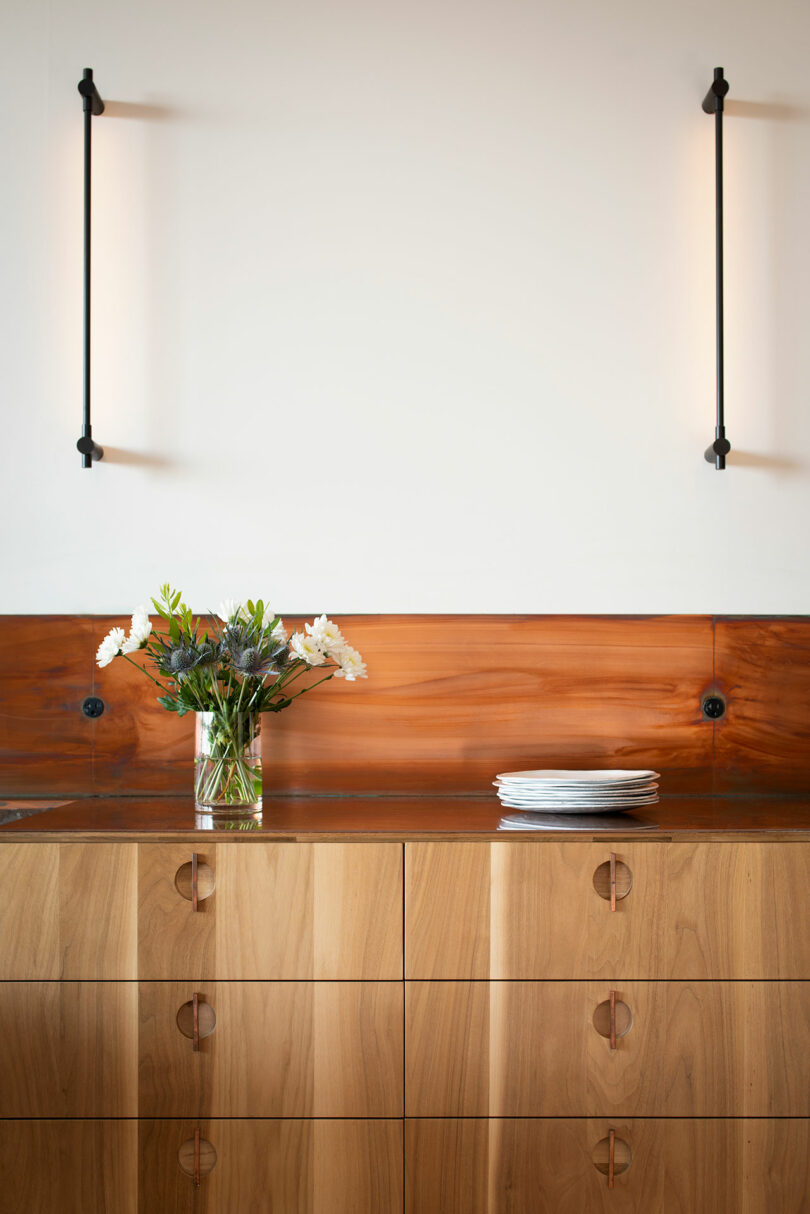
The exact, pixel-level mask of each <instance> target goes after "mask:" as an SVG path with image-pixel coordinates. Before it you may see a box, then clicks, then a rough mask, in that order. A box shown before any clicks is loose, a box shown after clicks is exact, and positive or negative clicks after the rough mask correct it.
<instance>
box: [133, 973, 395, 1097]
mask: <svg viewBox="0 0 810 1214" xmlns="http://www.w3.org/2000/svg"><path fill="white" fill-rule="evenodd" d="M194 995H197V997H198V1007H197V1019H198V1034H199V1035H198V1048H197V1049H196V1050H195V1049H194V1038H193V1014H194V1013H193V997H194ZM182 1009H185V1017H184V1015H183V1010H182ZM181 1025H182V1028H181V1027H180V1026H181ZM402 1057H403V1031H402V985H401V983H398V982H220V983H216V982H211V983H201V984H199V985H198V986H197V987H195V988H192V987H191V986H190V985H189V984H188V983H178V982H146V983H141V985H140V1073H139V1109H140V1112H141V1115H142V1116H145V1117H170V1116H172V1117H177V1116H180V1117H182V1116H201V1115H209V1116H217V1117H401V1116H402V1103H403V1093H402Z"/></svg>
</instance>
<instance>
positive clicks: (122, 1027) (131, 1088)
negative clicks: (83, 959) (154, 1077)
mask: <svg viewBox="0 0 810 1214" xmlns="http://www.w3.org/2000/svg"><path fill="white" fill-rule="evenodd" d="M0 1075H2V1083H0V1117H135V1116H137V1114H138V989H137V984H136V983H134V982H3V983H0Z"/></svg>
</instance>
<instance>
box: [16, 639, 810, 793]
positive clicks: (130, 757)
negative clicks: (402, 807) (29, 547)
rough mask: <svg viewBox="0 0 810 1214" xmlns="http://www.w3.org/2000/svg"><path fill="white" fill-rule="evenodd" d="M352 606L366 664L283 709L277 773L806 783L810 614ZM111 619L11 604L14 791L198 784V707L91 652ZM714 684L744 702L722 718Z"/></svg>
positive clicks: (373, 785) (340, 778)
mask: <svg viewBox="0 0 810 1214" xmlns="http://www.w3.org/2000/svg"><path fill="white" fill-rule="evenodd" d="M288 622H290V621H288ZM292 622H294V621H292ZM340 623H341V624H342V626H343V628H344V630H345V633H346V635H347V636H348V637H349V638H350V640H351V642H352V643H353V644H354V645H356V646H357V648H358V649H359V650H360V651H361V653H362V654H363V655H364V657H365V658H366V661H367V663H368V669H369V678H368V680H367V681H362V682H359V683H356V684H353V685H351V684H350V685H348V686H347V685H346V683H345V682H344V681H342V680H333V681H332V682H330V683H327V684H326V685H325V686H324V687H322V688H319V689H318V690H316V691H315V692H313V693H312V695H311V696H308V697H304V698H303V699H301V700H299V701H298V702H297V703H296V704H295V705H294V706H293V707H292V708H290V709H289V711H286V712H284V713H280V714H278V715H270V716H268V717H267V719H266V724H265V730H264V761H265V785H266V787H267V788H269V789H272V790H274V791H278V792H283V791H291V792H292V791H301V790H304V791H314V792H324V791H351V790H354V789H356V790H364V791H380V792H385V791H389V792H390V791H394V792H396V791H403V792H405V791H415V790H420V791H422V790H424V791H431V790H435V791H437V792H451V791H464V792H470V791H480V792H485V791H488V790H489V788H490V780H491V779H492V776H493V775H494V773H495V772H497V771H503V770H509V769H512V768H520V767H533V766H560V767H589V766H590V767H593V766H601V765H603V764H604V765H605V766H621V767H655V768H657V769H658V770H659V771H662V772H663V773H664V774H665V780H664V783H663V789H664V790H669V791H680V792H703V793H706V792H717V793H736V792H749V791H755V792H765V793H767V792H774V793H777V792H778V793H783V794H784V793H792V792H797V793H801V792H810V618H808V617H801V618H790V619H782V618H751V617H746V618H727V617H712V616H639V617H632V616H423V615H401V616H353V617H352V616H341V618H340ZM114 624H128V620H122V619H117V618H115V619H114V618H111V617H106V616H105V617H101V616H3V617H0V796H6V797H8V796H13V795H29V796H33V795H47V794H62V795H65V794H70V793H73V794H79V793H85V794H87V793H97V794H100V793H110V792H119V793H138V792H164V793H188V794H189V795H191V761H192V747H193V718H192V717H191V716H188V717H186V718H184V719H182V720H178V719H177V718H175V717H173V716H171V715H170V714H168V713H166V712H164V711H163V709H161V708H160V707H159V705H158V704H157V703H156V702H155V698H154V694H153V693H154V692H155V689H154V687H153V686H152V685H151V684H150V683H149V682H148V680H146V679H145V678H143V676H139V675H138V673H137V672H136V671H135V670H133V669H132V668H131V667H130V666H128V665H127V664H126V663H125V662H122V661H120V660H118V661H116V662H114V663H113V664H112V665H111V666H108V667H106V668H105V669H104V670H99V669H98V668H97V667H96V666H95V663H94V655H95V650H96V648H97V646H98V644H99V641H100V640H101V638H102V637H103V636H104V634H105V633H106V632H107V631H108V630H109V629H110V628H111V627H112V626H113V625H114ZM715 689H716V690H718V691H720V692H721V693H722V694H723V695H724V696H725V697H726V698H727V701H728V711H727V713H726V715H725V716H724V717H723V718H722V719H721V720H720V721H718V722H716V723H713V722H710V721H706V720H704V719H703V716H702V713H701V701H702V698H703V696H704V695H705V694H706V692H708V691H711V690H715ZM91 694H92V695H97V696H100V697H101V698H102V699H103V701H104V704H105V712H104V714H103V715H102V716H101V717H100V718H98V719H97V720H89V719H88V718H87V717H85V716H84V715H83V714H82V711H81V705H82V702H83V700H84V699H85V697H86V696H88V695H91Z"/></svg>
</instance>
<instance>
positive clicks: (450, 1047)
mask: <svg viewBox="0 0 810 1214" xmlns="http://www.w3.org/2000/svg"><path fill="white" fill-rule="evenodd" d="M614 989H616V993H617V998H618V1000H619V1001H620V1002H621V1003H623V1004H625V1005H626V1006H627V1008H629V1010H630V1014H631V1025H630V1028H629V1030H628V1031H627V1033H626V1034H625V1035H624V1036H621V1035H620V1036H618V1037H617V1041H616V1048H615V1049H611V1047H610V1042H609V1040H608V1038H607V1037H606V1036H602V1035H601V1034H600V1032H599V1031H597V1028H596V1027H595V1026H594V1013H595V1011H596V1009H597V1007H598V1006H599V1005H600V1004H603V1003H604V1002H605V1001H606V1000H607V999H608V996H609V993H610V988H609V985H608V984H607V983H604V984H602V983H584V982H494V983H485V982H473V983H464V982H458V983H451V982H409V983H407V985H406V1000H405V1003H406V1036H405V1040H406V1064H407V1074H406V1093H407V1097H406V1112H407V1115H408V1116H412V1117H485V1116H495V1117H499V1116H503V1117H579V1116H597V1115H603V1116H604V1115H607V1114H609V1115H616V1116H618V1115H622V1116H626V1117H631V1116H649V1117H653V1116H661V1117H690V1116H691V1117H709V1116H712V1117H713V1116H717V1117H726V1116H734V1115H746V1116H751V1117H769V1116H793V1117H807V1116H810V1054H809V1053H808V1050H807V1042H808V1041H809V1040H810V983H808V982H697V983H684V982H650V983H645V982H635V983H631V982H627V983H622V984H621V985H620V986H618V988H614ZM619 1031H621V1026H620V1027H619Z"/></svg>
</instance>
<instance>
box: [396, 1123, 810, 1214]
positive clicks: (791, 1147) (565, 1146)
mask: <svg viewBox="0 0 810 1214" xmlns="http://www.w3.org/2000/svg"><path fill="white" fill-rule="evenodd" d="M611 1130H613V1131H614V1134H615V1138H616V1140H617V1141H621V1142H624V1143H626V1144H627V1146H628V1147H629V1166H626V1167H625V1168H624V1170H623V1171H617V1172H616V1174H615V1176H614V1186H613V1188H612V1189H611V1188H609V1187H608V1177H607V1176H606V1175H605V1174H604V1173H603V1172H601V1171H599V1170H597V1168H596V1167H595V1166H594V1156H595V1154H596V1151H595V1147H596V1145H597V1144H598V1143H600V1142H604V1141H605V1139H606V1138H607V1137H608V1135H609V1133H610V1131H611ZM405 1148H406V1204H405V1209H406V1211H407V1214H503V1212H504V1211H508V1212H509V1214H583V1212H584V1211H586V1212H587V1214H603V1212H604V1214H608V1212H610V1214H613V1212H614V1211H615V1212H616V1214H651V1212H652V1211H655V1214H800V1212H801V1211H803V1210H805V1209H807V1208H810V1166H809V1165H808V1160H810V1121H807V1120H781V1119H779V1120H777V1119H774V1120H757V1119H746V1120H737V1119H734V1120H711V1121H707V1120H698V1119H694V1120H681V1119H666V1120H662V1121H644V1120H612V1121H606V1120H602V1119H594V1120H585V1119H582V1120H580V1119H571V1120H561V1121H556V1120H525V1121H524V1120H514V1121H499V1120H492V1121H483V1120H474V1119H473V1120H468V1121H454V1120H442V1121H435V1120H413V1121H407V1122H406V1123H405ZM625 1162H626V1161H625Z"/></svg>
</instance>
